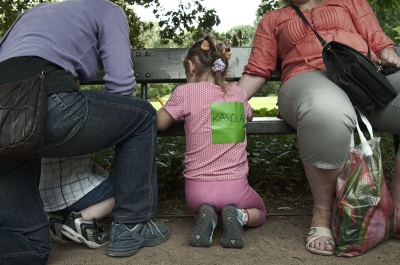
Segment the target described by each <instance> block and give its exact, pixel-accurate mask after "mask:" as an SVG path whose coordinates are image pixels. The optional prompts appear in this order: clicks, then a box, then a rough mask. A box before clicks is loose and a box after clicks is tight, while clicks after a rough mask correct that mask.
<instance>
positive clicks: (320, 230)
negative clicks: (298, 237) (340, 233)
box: [306, 227, 335, 256]
mask: <svg viewBox="0 0 400 265" xmlns="http://www.w3.org/2000/svg"><path fill="white" fill-rule="evenodd" d="M307 236H312V237H311V238H310V239H309V240H308V241H307V243H306V248H307V249H308V250H309V251H311V252H313V253H315V254H319V255H324V256H331V255H333V254H334V253H335V251H334V250H332V251H329V250H321V249H315V248H312V247H310V244H311V243H312V242H314V241H315V240H317V239H318V238H321V237H323V236H324V237H329V238H330V239H328V240H327V241H326V242H325V246H326V245H333V247H334V248H335V241H334V240H333V234H332V230H330V229H328V228H324V227H311V228H310V230H308V235H307Z"/></svg>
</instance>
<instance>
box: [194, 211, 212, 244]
mask: <svg viewBox="0 0 400 265" xmlns="http://www.w3.org/2000/svg"><path fill="white" fill-rule="evenodd" d="M216 225H217V214H216V213H215V211H214V208H213V207H212V206H211V205H203V206H201V208H200V211H199V215H198V218H197V220H196V223H195V225H194V228H193V229H192V231H191V233H190V236H189V244H190V245H191V246H193V247H209V246H211V244H212V242H213V240H212V236H213V234H214V229H215V227H216Z"/></svg>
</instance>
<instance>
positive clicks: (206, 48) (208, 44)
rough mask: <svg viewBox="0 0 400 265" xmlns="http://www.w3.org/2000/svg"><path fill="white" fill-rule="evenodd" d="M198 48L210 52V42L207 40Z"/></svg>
mask: <svg viewBox="0 0 400 265" xmlns="http://www.w3.org/2000/svg"><path fill="white" fill-rule="evenodd" d="M200 47H201V49H202V50H203V51H209V50H210V42H209V41H208V40H204V41H203V43H202V44H201V46H200Z"/></svg>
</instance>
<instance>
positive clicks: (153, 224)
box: [146, 220, 165, 238]
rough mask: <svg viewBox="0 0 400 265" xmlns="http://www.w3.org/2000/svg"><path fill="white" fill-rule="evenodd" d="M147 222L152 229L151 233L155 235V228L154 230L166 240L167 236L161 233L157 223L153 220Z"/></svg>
mask: <svg viewBox="0 0 400 265" xmlns="http://www.w3.org/2000/svg"><path fill="white" fill-rule="evenodd" d="M146 222H147V225H148V226H149V227H150V231H151V233H152V234H154V232H153V227H154V228H155V229H156V230H157V232H158V233H159V234H160V235H161V236H162V237H164V238H165V236H164V235H163V234H162V233H161V231H160V229H158V226H157V225H156V223H155V222H154V221H153V220H150V221H146Z"/></svg>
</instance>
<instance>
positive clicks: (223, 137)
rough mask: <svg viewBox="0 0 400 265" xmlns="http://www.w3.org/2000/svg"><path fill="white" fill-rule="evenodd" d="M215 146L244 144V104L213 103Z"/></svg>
mask: <svg viewBox="0 0 400 265" xmlns="http://www.w3.org/2000/svg"><path fill="white" fill-rule="evenodd" d="M211 131H212V143H213V144H234V143H243V142H244V138H245V135H246V114H245V112H244V104H243V103H242V102H217V103H211Z"/></svg>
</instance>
